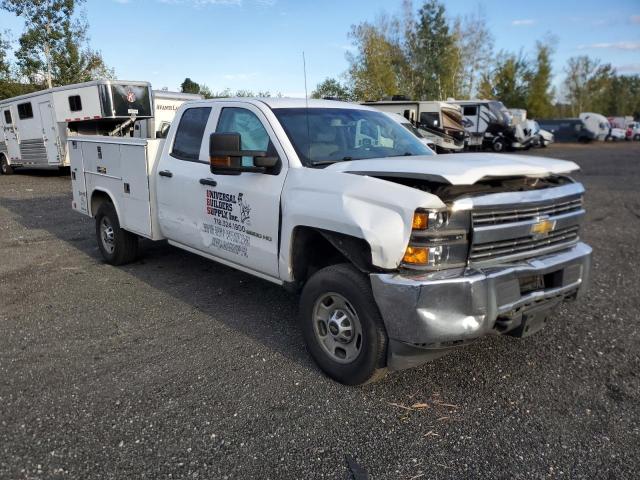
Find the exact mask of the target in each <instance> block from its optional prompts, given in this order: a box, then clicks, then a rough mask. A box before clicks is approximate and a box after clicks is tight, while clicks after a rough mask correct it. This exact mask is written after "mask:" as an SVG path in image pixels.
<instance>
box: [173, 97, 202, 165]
mask: <svg viewBox="0 0 640 480" xmlns="http://www.w3.org/2000/svg"><path fill="white" fill-rule="evenodd" d="M210 113H211V107H196V108H189V109H188V110H185V112H184V113H183V114H182V117H181V118H180V124H179V125H178V130H177V131H176V138H175V140H174V141H173V149H172V150H171V155H172V156H173V157H175V158H178V159H180V160H187V161H200V148H201V147H202V140H203V135H204V129H205V127H206V126H207V121H208V120H209V114H210ZM203 162H204V161H203ZM205 163H206V162H205Z"/></svg>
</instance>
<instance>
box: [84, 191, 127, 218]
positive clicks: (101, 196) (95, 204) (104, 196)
mask: <svg viewBox="0 0 640 480" xmlns="http://www.w3.org/2000/svg"><path fill="white" fill-rule="evenodd" d="M107 202H108V203H111V204H112V205H113V208H115V209H116V213H117V214H118V217H120V213H119V212H118V207H117V205H116V204H115V202H114V201H113V198H112V197H111V195H110V194H109V193H108V192H105V191H104V190H94V191H93V192H92V193H91V202H90V205H91V210H90V211H91V216H92V217H95V216H96V213H98V209H99V208H100V206H101V205H102V204H103V203H107Z"/></svg>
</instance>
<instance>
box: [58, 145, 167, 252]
mask: <svg viewBox="0 0 640 480" xmlns="http://www.w3.org/2000/svg"><path fill="white" fill-rule="evenodd" d="M160 142H163V140H148V139H137V138H104V137H100V138H98V137H80V136H79V137H74V138H73V139H70V140H69V145H68V149H69V150H68V151H69V157H70V161H71V182H72V187H73V208H74V209H75V210H77V211H79V212H80V213H83V214H85V215H89V216H95V215H96V213H97V212H94V211H92V208H91V198H92V196H93V194H94V193H95V192H96V191H100V192H104V193H106V194H107V195H109V197H110V198H111V201H112V202H113V204H114V206H115V209H116V212H117V213H118V218H119V220H120V225H121V227H122V228H124V229H125V230H128V231H130V232H133V233H136V234H138V235H140V236H143V237H146V238H150V239H152V240H158V239H160V238H161V235H160V233H159V231H158V223H157V219H154V214H155V208H153V209H152V204H153V202H152V198H155V191H153V190H154V189H153V188H150V185H149V183H150V182H149V176H150V175H152V174H153V172H154V170H155V164H156V154H157V152H158V147H159V144H160ZM152 210H154V212H152Z"/></svg>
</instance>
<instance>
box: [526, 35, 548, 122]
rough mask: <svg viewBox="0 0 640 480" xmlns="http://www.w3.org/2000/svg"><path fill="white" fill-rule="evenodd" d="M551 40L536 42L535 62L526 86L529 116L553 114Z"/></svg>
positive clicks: (543, 116)
mask: <svg viewBox="0 0 640 480" xmlns="http://www.w3.org/2000/svg"><path fill="white" fill-rule="evenodd" d="M552 54H553V47H552V46H551V42H550V41H547V42H541V41H539V42H536V62H535V66H534V69H533V71H532V72H531V74H530V80H529V84H528V88H527V112H528V116H529V118H549V117H550V116H552V115H553V97H554V91H553V87H552V85H551V80H552V74H551V55H552Z"/></svg>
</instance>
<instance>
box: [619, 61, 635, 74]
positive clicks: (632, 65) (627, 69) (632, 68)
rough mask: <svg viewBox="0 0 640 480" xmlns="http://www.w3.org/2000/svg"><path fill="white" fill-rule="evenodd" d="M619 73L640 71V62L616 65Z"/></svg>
mask: <svg viewBox="0 0 640 480" xmlns="http://www.w3.org/2000/svg"><path fill="white" fill-rule="evenodd" d="M616 70H617V71H618V73H627V74H635V73H640V63H628V64H626V65H618V66H616Z"/></svg>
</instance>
